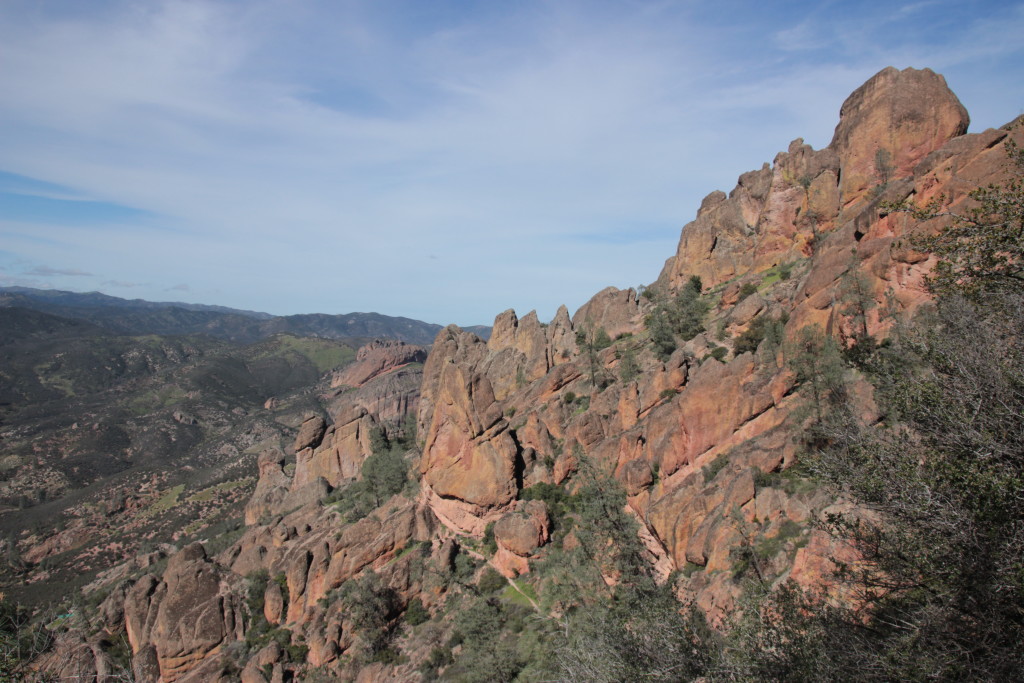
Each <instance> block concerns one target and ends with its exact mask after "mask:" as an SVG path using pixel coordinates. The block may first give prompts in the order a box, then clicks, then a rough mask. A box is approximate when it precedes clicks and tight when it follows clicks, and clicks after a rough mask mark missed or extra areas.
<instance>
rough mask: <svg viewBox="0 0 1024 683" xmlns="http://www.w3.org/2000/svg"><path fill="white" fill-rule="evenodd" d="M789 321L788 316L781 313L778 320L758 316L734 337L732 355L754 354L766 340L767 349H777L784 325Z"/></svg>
mask: <svg viewBox="0 0 1024 683" xmlns="http://www.w3.org/2000/svg"><path fill="white" fill-rule="evenodd" d="M788 321H789V316H788V314H786V313H783V314H782V315H781V316H779V317H778V318H772V317H770V316H768V315H767V314H765V315H759V316H758V317H756V318H754V319H753V320H751V321H750V324H749V325H747V329H745V330H744V331H743V332H741V333H740V334H738V335H736V339H735V340H734V342H733V353H735V354H736V355H737V356H738V355H740V354H741V353H747V352H748V351H749V352H750V353H754V352H755V351H757V349H758V347H759V346H760V345H761V342H763V341H765V340H767V341H768V344H769V348H773V349H774V348H778V346H779V345H781V344H782V338H783V334H784V331H785V329H786V323H787V322H788Z"/></svg>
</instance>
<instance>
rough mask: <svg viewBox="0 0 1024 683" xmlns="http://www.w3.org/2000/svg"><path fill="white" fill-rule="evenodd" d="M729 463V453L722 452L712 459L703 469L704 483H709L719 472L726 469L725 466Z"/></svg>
mask: <svg viewBox="0 0 1024 683" xmlns="http://www.w3.org/2000/svg"><path fill="white" fill-rule="evenodd" d="M728 464H729V454H728V453H722V454H721V455H719V456H718V457H717V458H715V459H714V460H712V461H711V462H710V463H708V464H707V465H705V466H704V467H703V468H702V469H701V471H702V472H703V473H704V483H705V484H707V483H708V482H710V481H711V480H712V479H714V478H715V477H716V476H718V473H719V472H721V471H722V470H723V469H725V466H726V465H728Z"/></svg>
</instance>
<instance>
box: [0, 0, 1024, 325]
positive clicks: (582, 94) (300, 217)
mask: <svg viewBox="0 0 1024 683" xmlns="http://www.w3.org/2000/svg"><path fill="white" fill-rule="evenodd" d="M1022 35H1024V3H1021V2H969V1H964V0H957V1H950V2H947V1H946V0H934V1H930V0H925V1H923V2H913V1H911V2H907V3H905V4H898V3H895V4H894V3H881V2H827V1H825V2H821V1H818V2H806V3H805V2H779V3H766V2H730V1H725V2H716V3H707V2H671V1H663V2H641V1H639V0H636V1H625V0H624V1H620V2H600V1H594V2H573V1H572V0H563V1H557V2H554V1H551V2H539V1H530V0H522V1H518V2H482V1H481V2H471V1H468V0H464V1H461V2H445V1H443V0H437V1H431V2H426V1H424V0H407V1H404V2H400V1H390V0H376V1H373V2H369V1H367V2H345V1H343V0H334V1H326V0H325V1H313V0H248V1H245V2H242V1H240V0H239V1H230V2H229V1H213V0H196V1H188V2H184V1H168V2H138V1H135V2H127V1H125V2H119V1H103V0H92V1H90V2H88V3H83V2H78V1H76V0H67V1H65V2H60V1H52V2H39V1H38V0H4V2H2V3H0V93H2V95H0V284H18V285H27V286H35V287H55V288H61V289H70V290H75V291H88V290H100V291H103V292H106V293H108V294H112V295H115V296H123V297H128V298H136V297H138V298H145V299H151V300H180V301H193V302H201V303H216V304H221V305H227V306H235V307H238V308H245V309H254V310H263V311H268V312H271V313H276V314H288V313H300V312H314V311H315V312H324V313H345V312H351V311H378V312H381V313H387V314H391V315H404V316H409V317H413V318H418V319H421V320H427V321H431V322H437V323H442V324H445V323H449V322H455V323H459V324H465V325H468V324H480V323H483V324H489V323H490V322H491V321H492V320H493V318H494V316H495V315H496V314H497V313H499V312H500V311H502V310H504V309H506V308H515V309H516V310H517V311H519V313H520V314H525V313H526V312H527V311H529V310H531V309H536V310H537V311H538V314H539V315H540V317H541V319H542V320H543V319H550V318H551V317H552V316H553V314H554V312H555V310H556V308H557V307H558V305H559V304H563V303H564V304H567V305H568V306H569V308H570V310H575V309H576V308H577V307H578V306H580V305H582V304H583V303H584V302H585V301H586V300H587V299H588V298H589V297H590V296H591V295H592V294H594V293H595V292H597V291H599V290H600V289H602V288H603V287H605V286H607V285H615V286H617V287H630V286H636V285H639V284H642V283H649V282H651V281H653V280H654V279H655V278H656V277H657V275H658V272H659V271H660V269H661V266H662V264H663V262H664V260H665V259H666V258H668V257H669V256H671V255H672V254H673V253H674V251H675V247H676V244H677V242H678V239H679V232H680V229H681V227H682V226H683V225H684V224H685V223H686V222H688V221H689V220H691V219H692V218H693V216H694V214H695V212H696V209H697V207H698V206H699V204H700V200H701V198H702V197H703V196H704V195H706V194H707V193H709V192H711V191H713V190H716V189H722V190H725V191H728V190H730V189H731V188H732V187H733V185H734V184H735V180H736V178H737V177H738V176H739V175H740V174H741V173H743V172H745V171H748V170H752V169H755V168H759V167H760V166H761V164H762V163H764V162H766V161H767V162H770V161H771V160H772V158H773V157H774V156H775V154H776V153H777V152H778V151H780V150H784V149H785V148H786V146H787V145H788V143H789V141H790V140H792V139H794V138H796V137H803V138H804V139H805V140H806V141H807V142H808V143H810V144H811V145H813V146H814V147H815V148H820V147H823V146H825V145H827V144H828V142H829V140H830V139H831V136H832V131H833V129H834V127H835V125H836V123H837V120H838V113H839V107H840V105H841V104H842V102H843V100H844V99H845V97H846V96H847V95H848V94H849V93H850V92H852V90H853V89H855V88H856V87H857V86H859V85H860V84H861V83H863V82H864V81H865V80H867V79H868V78H869V77H870V76H871V75H873V74H874V73H876V72H877V71H879V70H880V69H882V68H883V67H885V66H888V65H893V66H897V67H899V68H904V67H907V66H914V67H918V68H923V67H930V68H932V69H934V70H935V71H937V72H939V73H942V74H943V75H945V77H946V80H947V82H948V83H949V85H950V87H951V88H952V89H953V90H954V92H956V93H957V95H958V96H959V97H960V99H961V101H962V102H963V103H964V105H965V106H966V107H967V109H968V111H969V112H970V114H971V119H972V122H971V130H972V131H978V130H982V129H984V128H987V127H993V126H999V125H1002V124H1004V123H1007V122H1008V121H1010V120H1011V119H1013V118H1014V117H1016V116H1018V115H1019V114H1021V113H1024V89H1022V87H1021V84H1022V83H1024V41H1022V40H1021V36H1022Z"/></svg>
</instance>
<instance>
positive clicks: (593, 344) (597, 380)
mask: <svg viewBox="0 0 1024 683" xmlns="http://www.w3.org/2000/svg"><path fill="white" fill-rule="evenodd" d="M576 345H577V346H578V347H579V349H580V351H582V352H583V354H584V356H586V359H587V369H588V373H589V376H590V386H592V387H594V389H595V390H598V391H600V390H601V389H604V388H605V386H607V383H608V381H609V380H608V377H607V376H606V374H605V370H604V366H603V365H602V363H601V358H600V356H599V355H598V354H599V353H600V352H601V351H603V350H604V349H607V348H608V347H609V346H611V345H612V340H611V338H610V337H609V336H608V332H606V331H605V329H604V328H603V327H598V328H597V329H596V330H595V329H594V328H592V327H587V326H583V327H581V329H580V330H578V331H577V332H576Z"/></svg>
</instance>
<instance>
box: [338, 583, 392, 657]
mask: <svg viewBox="0 0 1024 683" xmlns="http://www.w3.org/2000/svg"><path fill="white" fill-rule="evenodd" d="M341 600H342V602H343V603H344V604H345V607H346V608H347V612H346V613H347V616H348V618H349V619H350V620H351V621H352V625H353V626H354V627H355V630H356V633H357V634H358V635H359V637H360V638H361V640H362V645H363V654H364V656H366V657H367V659H370V660H374V659H376V658H379V657H380V656H381V655H382V653H383V652H384V651H385V650H387V649H388V648H389V646H390V645H391V641H392V639H393V637H394V635H395V626H396V623H395V618H396V617H397V616H398V615H399V614H400V612H401V608H402V605H401V602H400V599H399V595H398V593H397V592H396V591H395V589H393V588H391V586H388V585H386V584H385V583H384V582H383V581H382V580H381V578H380V576H379V575H378V574H377V573H375V572H372V571H370V572H367V573H365V574H364V575H363V576H361V577H359V578H358V579H353V580H350V581H347V582H346V583H344V584H342V587H341Z"/></svg>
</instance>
